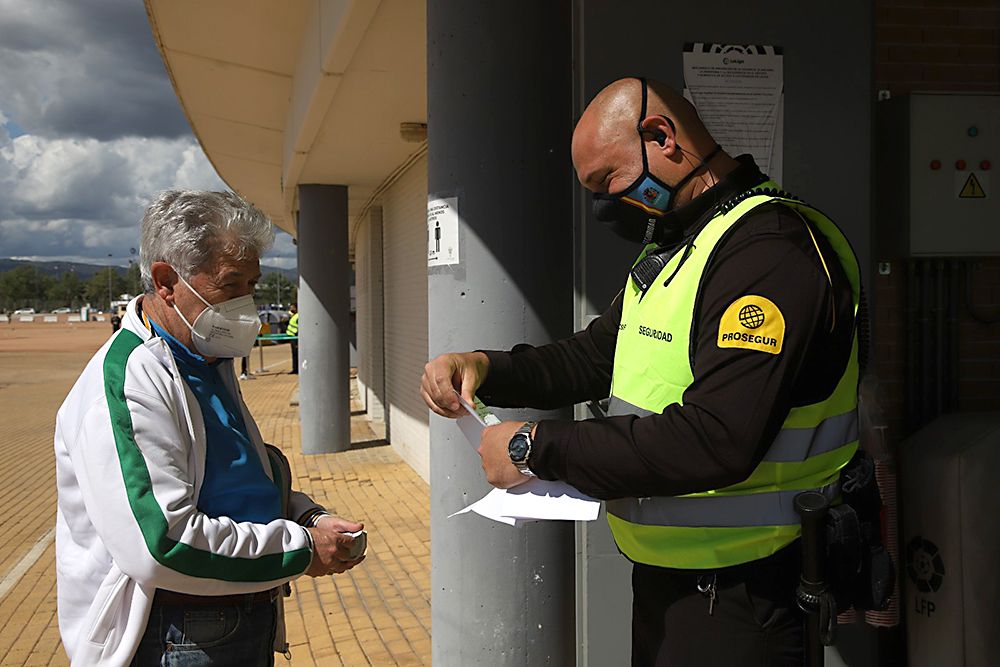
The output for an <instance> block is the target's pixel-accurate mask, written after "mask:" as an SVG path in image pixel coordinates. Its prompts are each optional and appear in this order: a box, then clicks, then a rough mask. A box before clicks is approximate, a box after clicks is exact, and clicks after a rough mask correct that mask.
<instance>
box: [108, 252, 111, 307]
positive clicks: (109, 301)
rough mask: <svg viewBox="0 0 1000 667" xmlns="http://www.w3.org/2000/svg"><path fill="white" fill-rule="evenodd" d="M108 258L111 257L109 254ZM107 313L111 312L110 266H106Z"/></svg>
mask: <svg viewBox="0 0 1000 667" xmlns="http://www.w3.org/2000/svg"><path fill="white" fill-rule="evenodd" d="M108 257H111V253H110V252H109V253H108ZM108 312H109V313H110V312H111V265H110V264H109V265H108Z"/></svg>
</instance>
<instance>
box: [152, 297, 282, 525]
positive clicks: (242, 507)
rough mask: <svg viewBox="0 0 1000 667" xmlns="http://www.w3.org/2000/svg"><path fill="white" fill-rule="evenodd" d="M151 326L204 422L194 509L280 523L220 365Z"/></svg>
mask: <svg viewBox="0 0 1000 667" xmlns="http://www.w3.org/2000/svg"><path fill="white" fill-rule="evenodd" d="M147 319H148V317H147ZM149 323H150V325H151V326H152V328H153V332H154V333H155V334H156V335H157V336H159V337H160V338H162V339H163V340H165V341H166V342H167V345H168V346H170V351H171V352H172V353H173V356H174V360H175V361H176V362H177V368H178V370H179V371H180V373H181V376H182V377H183V378H184V381H185V382H186V383H187V385H188V387H189V388H190V389H191V391H192V393H194V395H195V398H197V399H198V405H200V406H201V414H202V416H203V418H204V420H205V442H206V454H205V479H204V481H203V482H202V484H201V492H200V493H199V494H198V509H199V510H200V511H201V512H203V513H204V514H206V515H207V516H210V517H213V518H218V517H222V516H225V517H229V518H230V519H232V520H233V521H238V522H242V521H251V522H253V523H269V522H271V521H274V520H275V519H280V518H281V494H280V493H279V491H278V487H277V486H275V484H274V482H272V481H271V479H270V478H269V477H268V476H267V475H266V474H265V472H264V467H263V465H262V463H261V460H260V457H259V456H258V455H257V449H256V447H254V444H253V442H252V441H251V440H250V436H249V435H248V433H247V427H246V424H245V423H244V421H243V413H242V411H241V410H240V406H239V402H238V401H237V400H236V399H235V398H234V397H233V396H232V394H230V393H229V390H228V389H227V388H226V386H225V385H224V384H223V383H222V377H221V376H220V375H219V365H220V363H221V362H219V361H215V362H213V363H208V362H207V361H205V357H203V356H201V355H199V354H195V353H194V352H192V351H191V350H189V349H188V348H187V347H186V346H185V345H184V344H183V343H181V342H180V341H179V340H177V339H176V338H174V337H173V336H171V335H170V334H169V333H167V332H166V331H165V330H164V329H163V328H162V327H160V326H159V325H157V324H156V323H155V322H153V320H149Z"/></svg>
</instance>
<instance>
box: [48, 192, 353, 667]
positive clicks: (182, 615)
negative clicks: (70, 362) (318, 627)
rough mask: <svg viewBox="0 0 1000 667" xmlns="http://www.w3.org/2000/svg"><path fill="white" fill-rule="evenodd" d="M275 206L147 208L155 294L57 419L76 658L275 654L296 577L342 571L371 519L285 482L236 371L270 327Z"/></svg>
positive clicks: (221, 202) (65, 621) (67, 599)
mask: <svg viewBox="0 0 1000 667" xmlns="http://www.w3.org/2000/svg"><path fill="white" fill-rule="evenodd" d="M273 240H274V233H273V231H272V229H271V225H270V222H269V221H268V220H267V218H266V217H265V216H264V215H263V214H262V213H261V212H260V211H259V210H257V209H256V208H254V207H253V206H252V205H250V204H249V203H247V202H246V201H244V200H243V199H241V198H240V197H239V196H237V195H235V194H233V193H229V192H197V191H170V192H164V193H163V194H161V195H160V196H159V197H158V198H157V200H156V201H154V202H153V203H152V204H151V205H150V207H149V209H148V210H147V211H146V215H145V217H144V218H143V221H142V241H141V255H140V257H141V269H142V282H143V288H144V292H145V293H144V294H143V295H142V296H139V297H137V298H136V299H135V300H133V301H132V302H131V303H130V304H129V306H128V312H127V314H126V316H125V319H124V322H123V323H122V328H121V330H119V331H118V332H116V333H115V334H114V335H113V336H112V337H111V339H110V340H109V341H108V342H107V343H106V344H105V345H104V346H103V347H102V348H101V349H100V350H99V351H98V352H97V354H95V355H94V357H93V359H91V361H90V363H88V364H87V367H86V368H85V369H84V371H83V373H82V374H81V376H80V378H79V380H77V382H76V384H75V385H74V387H73V389H72V391H70V393H69V396H68V397H67V398H66V401H65V403H63V405H62V407H61V408H60V410H59V414H58V417H57V421H56V435H55V450H56V451H55V453H56V477H57V484H58V493H59V511H58V515H57V519H56V571H57V577H58V601H59V628H60V632H61V634H62V639H63V644H64V646H65V648H66V651H67V653H68V654H69V657H70V659H71V661H72V664H73V665H87V666H92V665H130V664H131V665H153V664H155V665H160V664H163V665H175V664H176V665H222V664H225V665H270V664H273V661H274V651H284V652H287V650H288V649H287V644H286V642H285V640H284V622H283V616H282V597H283V593H284V594H287V592H288V590H289V588H288V586H287V585H286V584H287V582H288V581H290V580H292V579H295V578H296V577H299V576H301V575H303V574H308V575H311V576H314V577H317V576H323V575H328V574H333V573H339V572H344V571H346V570H348V569H350V568H352V567H354V566H355V565H357V564H358V563H359V562H361V560H363V558H364V556H363V555H360V554H357V553H355V551H356V549H354V548H353V547H356V546H359V545H356V544H355V543H354V539H355V538H354V537H352V536H351V535H349V534H348V533H352V532H356V531H360V530H361V529H362V527H363V526H362V525H361V524H360V523H354V522H351V521H346V520H343V519H339V518H336V517H333V516H331V515H329V514H328V513H327V512H326V511H325V510H324V509H323V508H322V507H321V506H319V505H317V504H316V503H314V502H313V501H312V500H310V499H309V498H308V497H307V496H305V495H304V494H302V493H298V492H294V491H291V487H290V471H289V468H288V462H287V460H285V458H284V457H283V456H282V455H281V453H280V451H278V450H277V449H275V448H273V447H271V446H270V445H265V444H264V442H263V440H262V439H261V435H260V432H259V431H258V429H257V426H256V424H255V423H254V420H253V417H251V416H250V413H249V411H248V410H247V407H246V405H245V404H244V402H243V398H242V396H241V394H240V390H239V385H238V383H237V382H236V381H235V374H234V372H233V358H234V357H242V356H244V355H246V354H247V353H248V352H249V351H250V347H251V346H252V345H253V342H254V339H255V337H256V335H257V333H258V331H259V328H260V322H259V320H258V318H257V311H256V307H255V306H254V301H253V291H254V285H255V284H256V282H257V280H258V279H259V278H260V263H259V258H260V255H261V253H262V252H264V251H265V250H266V249H267V248H268V247H270V245H271V243H272V242H273Z"/></svg>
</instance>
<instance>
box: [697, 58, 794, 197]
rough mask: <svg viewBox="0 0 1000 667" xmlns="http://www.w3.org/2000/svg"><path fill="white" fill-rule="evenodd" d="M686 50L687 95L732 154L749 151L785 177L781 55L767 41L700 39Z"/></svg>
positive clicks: (775, 174) (766, 167)
mask: <svg viewBox="0 0 1000 667" xmlns="http://www.w3.org/2000/svg"><path fill="white" fill-rule="evenodd" d="M695 46H696V47H697V49H695V48H693V47H692V50H689V51H686V52H685V53H684V86H685V88H684V96H685V97H687V98H688V99H689V100H690V101H691V102H693V103H694V105H695V106H696V107H697V108H698V115H699V116H701V119H702V120H703V121H704V123H705V126H706V127H707V128H708V131H709V132H711V133H712V136H713V137H715V140H716V141H718V142H719V143H720V144H722V147H723V149H725V150H726V152H728V153H729V154H730V155H738V154H740V153H750V154H751V155H753V157H754V160H755V161H756V162H757V166H759V167H760V169H761V171H763V172H764V173H765V174H768V175H770V177H771V178H772V179H774V180H775V181H778V182H779V183H780V182H781V177H782V167H783V152H784V150H783V149H784V71H783V56H782V55H781V54H780V51H775V49H774V48H773V47H768V46H752V45H751V46H739V45H726V44H698V45H695Z"/></svg>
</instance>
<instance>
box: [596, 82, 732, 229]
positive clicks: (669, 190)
mask: <svg viewBox="0 0 1000 667" xmlns="http://www.w3.org/2000/svg"><path fill="white" fill-rule="evenodd" d="M639 81H640V83H642V107H641V109H640V111H639V123H638V124H636V130H637V131H638V132H639V145H640V146H641V147H642V172H641V173H640V174H639V176H638V178H636V179H635V180H634V181H633V182H632V184H631V185H630V186H629V187H627V188H625V190H624V191H622V192H618V193H615V194H602V193H594V204H593V206H594V217H596V218H597V219H598V220H600V221H601V222H603V223H604V224H605V225H606V226H607V227H608V229H610V230H611V231H612V232H614V233H615V234H617V235H618V236H620V237H622V238H623V239H625V240H627V241H632V242H633V243H642V244H643V245H645V244H647V243H653V242H655V243H663V242H665V241H667V240H668V238H669V237H672V236H674V234H672V233H671V230H670V229H669V227H670V225H669V221H668V220H666V219H664V216H665V215H666V214H667V213H669V212H670V211H671V210H672V209H673V208H674V203H675V195H676V194H677V191H678V190H680V189H681V188H682V187H683V186H684V184H685V183H687V182H688V181H690V180H691V179H692V178H694V175H695V174H696V173H697V172H698V170H699V169H701V168H702V167H704V166H705V165H706V164H708V161H709V160H711V159H712V158H713V157H715V155H716V153H718V152H719V151H721V150H722V146H719V145H718V144H716V146H715V148H714V149H713V150H712V152H711V153H709V154H708V155H706V156H705V157H704V158H703V159H702V160H701V162H699V163H698V164H697V165H696V166H695V167H694V169H692V170H691V171H690V172H688V174H687V176H685V177H684V178H682V179H681V180H680V181H679V182H678V183H677V185H673V186H670V185H667V184H666V183H664V182H663V181H661V180H660V179H658V178H657V177H656V176H654V175H653V174H652V173H650V171H649V160H648V158H647V157H646V142H645V141H644V140H643V137H642V135H643V133H644V132H650V131H651V130H646V129H643V127H642V120H643V119H644V118H645V117H646V97H647V89H646V79H643V78H640V79H639ZM663 119H664V120H666V121H667V123H668V124H669V125H670V127H671V129H672V130H674V132H675V133H676V128H675V127H674V123H673V121H671V120H670V119H669V118H667V117H666V116H663ZM654 136H655V138H656V139H657V141H659V142H661V144H662V142H663V141H665V140H666V138H667V137H666V135H665V134H663V133H662V132H658V131H654ZM677 149H678V150H680V151H682V152H683V149H682V148H681V147H680V145H679V144H678V145H677Z"/></svg>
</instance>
